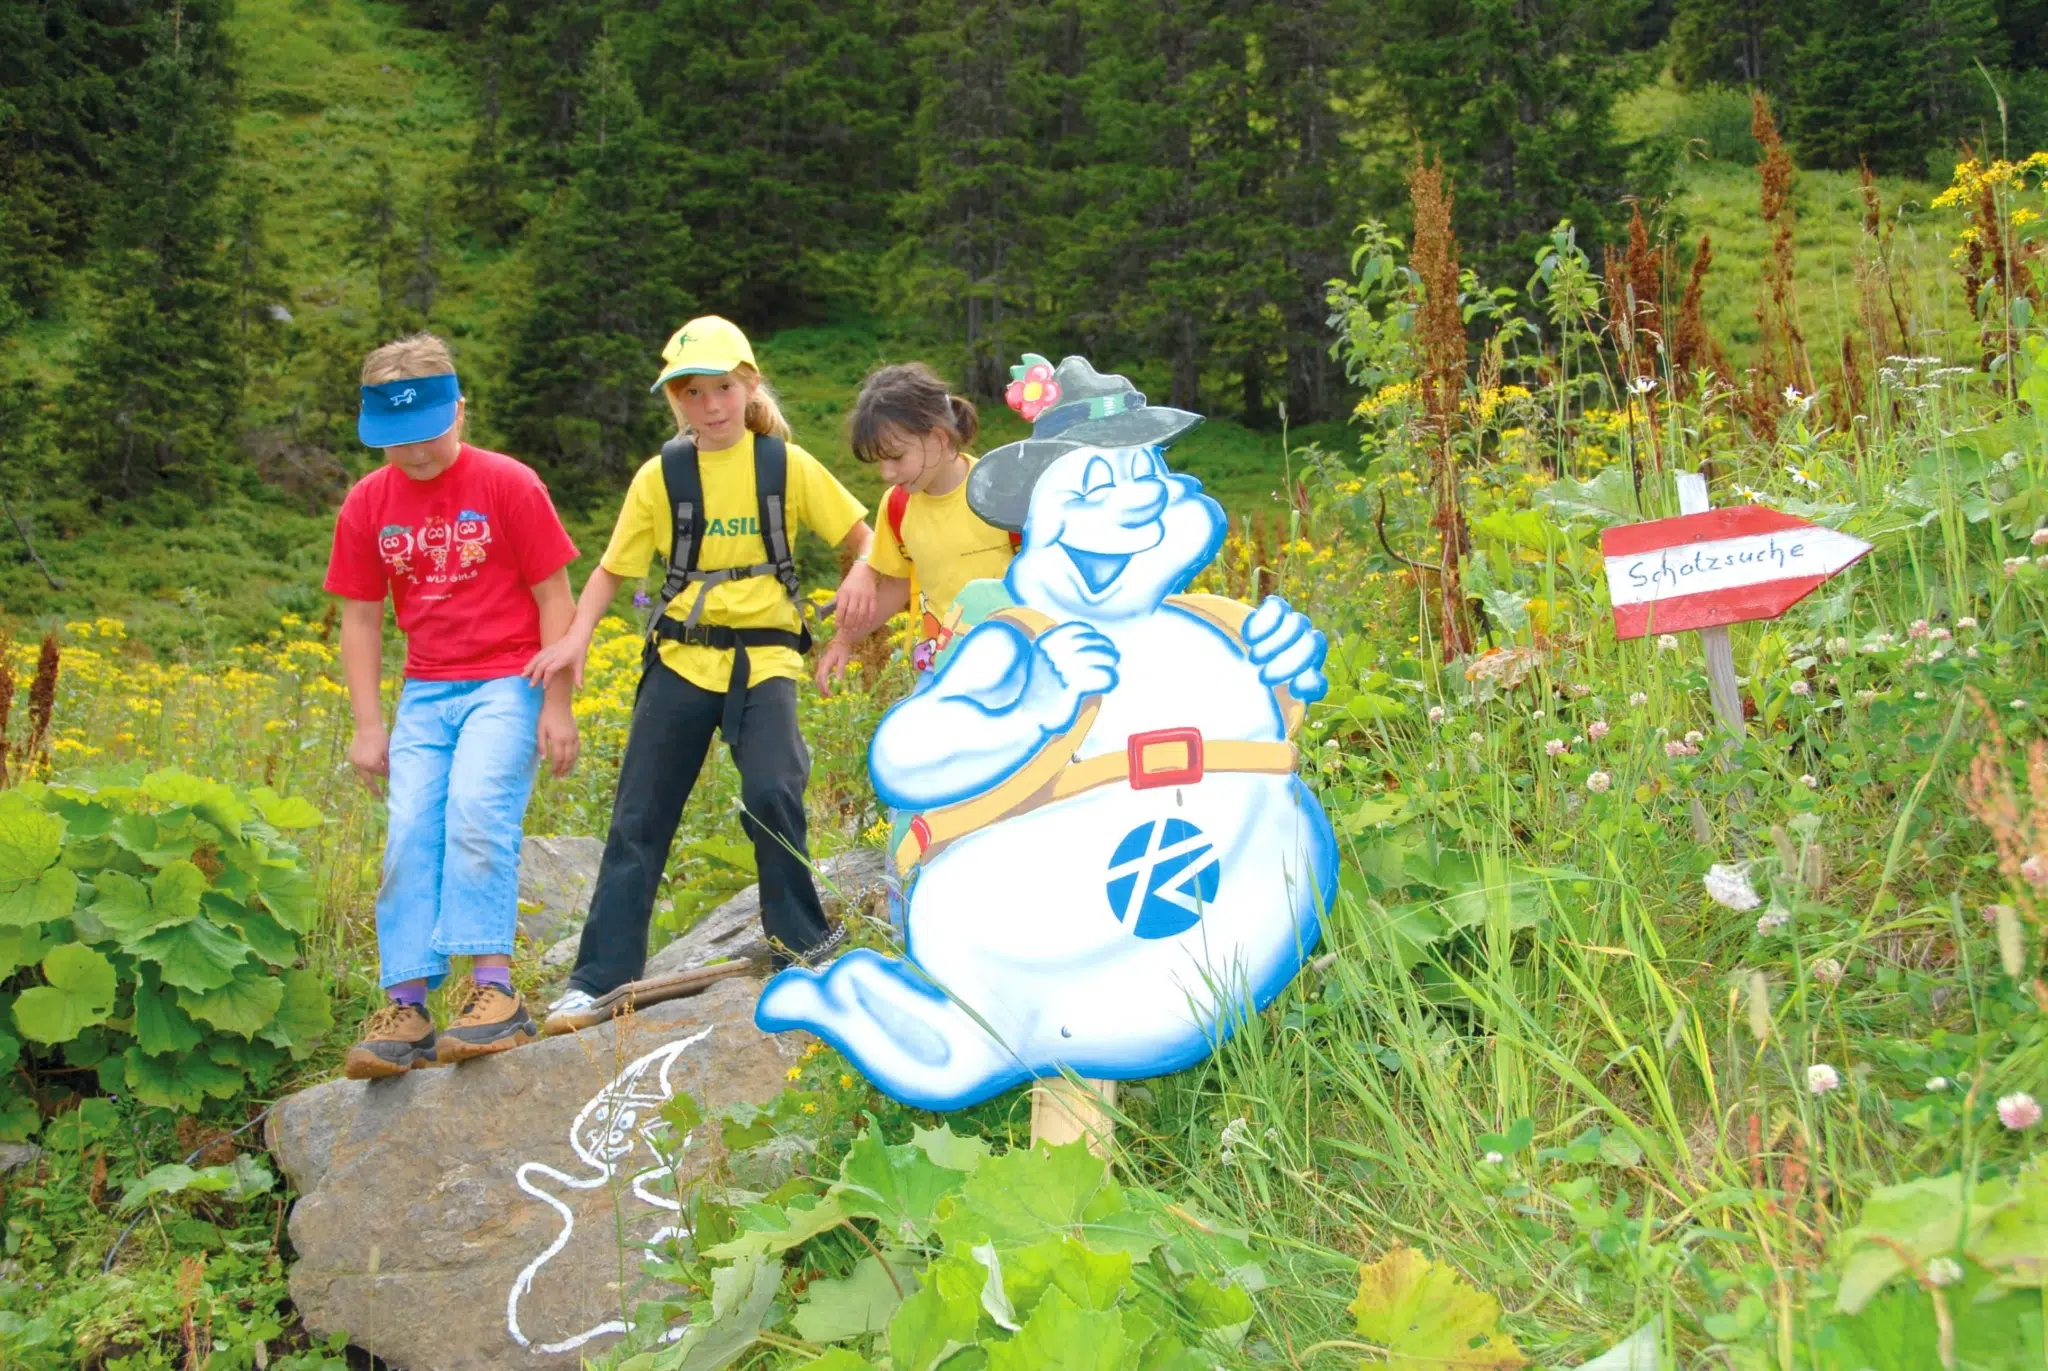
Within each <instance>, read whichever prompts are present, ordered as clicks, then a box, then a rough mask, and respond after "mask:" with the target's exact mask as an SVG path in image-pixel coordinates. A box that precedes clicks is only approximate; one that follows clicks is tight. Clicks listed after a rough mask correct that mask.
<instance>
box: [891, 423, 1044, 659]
mask: <svg viewBox="0 0 2048 1371" xmlns="http://www.w3.org/2000/svg"><path fill="white" fill-rule="evenodd" d="M967 460H968V463H969V468H968V469H969V470H970V471H971V470H972V469H973V467H972V463H973V461H974V459H973V458H972V457H970V458H968V459H967ZM882 508H883V511H884V513H883V515H882V517H880V518H878V519H877V520H876V521H875V525H876V527H875V540H874V541H873V542H872V543H870V544H868V565H869V566H871V567H873V568H874V569H875V570H876V571H878V572H880V573H881V574H882V575H884V576H906V577H907V576H909V575H910V573H911V569H912V568H913V567H915V568H916V571H917V599H918V603H917V604H915V605H913V606H911V610H912V613H913V615H914V620H915V621H914V622H913V624H912V630H913V634H914V636H916V637H918V638H924V637H928V636H930V635H929V634H927V633H926V632H924V631H922V630H921V629H919V628H918V624H921V623H924V622H926V616H930V622H932V623H944V622H945V618H946V611H947V610H948V609H950V608H952V606H953V597H954V596H956V595H958V594H959V593H960V587H962V586H964V585H966V584H967V583H968V582H969V581H980V580H992V581H993V580H1001V579H1002V578H1003V576H1004V575H1005V574H1006V573H1008V571H1009V569H1010V558H1011V557H1012V556H1013V555H1014V551H1013V549H1012V547H1011V545H1010V535H1009V534H1007V533H1005V532H1004V531H1003V530H1002V529H999V528H997V527H996V526H995V525H993V524H990V523H987V522H985V521H984V520H983V519H982V517H981V516H980V515H979V514H976V513H975V512H974V511H973V510H972V509H970V508H968V505H967V482H965V481H962V482H961V483H960V484H959V485H957V486H955V487H953V489H951V490H949V491H947V492H946V493H945V494H944V495H920V494H912V495H911V497H910V501H909V504H908V506H907V507H906V508H905V509H904V511H903V537H902V539H901V540H900V541H899V540H898V539H897V537H896V531H895V530H894V529H892V528H890V527H889V518H888V514H887V510H888V501H887V499H886V498H885V499H884V501H883V505H882Z"/></svg>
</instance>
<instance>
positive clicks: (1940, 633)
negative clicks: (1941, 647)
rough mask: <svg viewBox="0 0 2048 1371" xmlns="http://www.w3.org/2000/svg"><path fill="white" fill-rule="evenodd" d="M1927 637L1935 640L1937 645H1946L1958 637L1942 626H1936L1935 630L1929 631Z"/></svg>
mask: <svg viewBox="0 0 2048 1371" xmlns="http://www.w3.org/2000/svg"><path fill="white" fill-rule="evenodd" d="M1927 636H1928V637H1930V638H1932V639H1934V641H1935V642H1937V643H1945V642H1947V641H1948V640H1949V639H1951V638H1953V637H1955V636H1956V635H1955V634H1954V633H1951V632H1950V631H1949V630H1948V629H1946V628H1943V627H1942V626H1941V625H1940V624H1936V625H1935V626H1934V627H1933V628H1931V629H1929V630H1927Z"/></svg>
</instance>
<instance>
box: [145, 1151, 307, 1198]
mask: <svg viewBox="0 0 2048 1371" xmlns="http://www.w3.org/2000/svg"><path fill="white" fill-rule="evenodd" d="M276 1184H277V1177H276V1176H274V1175H272V1174H271V1171H270V1168H269V1167H267V1166H265V1165H264V1164H263V1162H262V1161H261V1160H260V1159H258V1158H256V1157H252V1156H249V1155H247V1154H246V1153H245V1154H243V1155H241V1156H238V1157H236V1158H235V1159H234V1161H232V1162H229V1163H226V1164H224V1165H221V1166H209V1167H205V1168H204V1169H202V1170H198V1171H195V1170H193V1169H192V1168H191V1167H189V1166H186V1165H185V1164H184V1163H182V1162H170V1163H168V1164H166V1165H163V1166H159V1167H156V1168H154V1169H153V1170H151V1171H150V1172H149V1174H148V1175H145V1176H137V1177H136V1178H135V1179H134V1180H131V1181H129V1182H128V1183H127V1185H125V1186H124V1187H122V1190H121V1205H120V1207H121V1208H123V1209H133V1208H135V1207H136V1206H138V1205H140V1204H141V1203H142V1202H143V1201H144V1200H147V1199H149V1198H151V1197H152V1196H155V1195H177V1194H182V1193H184V1192H185V1191H188V1190H197V1191H200V1192H202V1193H205V1194H209V1195H224V1196H226V1197H227V1198H228V1199H231V1200H247V1199H253V1198H254V1197H255V1196H257V1195H262V1194H266V1193H268V1192H269V1191H270V1190H271V1188H272V1187H274V1186H275V1185H276Z"/></svg>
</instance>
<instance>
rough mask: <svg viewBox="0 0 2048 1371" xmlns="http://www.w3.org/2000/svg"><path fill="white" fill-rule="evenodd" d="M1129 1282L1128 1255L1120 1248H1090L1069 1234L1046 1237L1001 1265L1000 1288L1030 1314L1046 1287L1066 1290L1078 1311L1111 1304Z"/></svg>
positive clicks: (1105, 1307)
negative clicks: (1108, 1249)
mask: <svg viewBox="0 0 2048 1371" xmlns="http://www.w3.org/2000/svg"><path fill="white" fill-rule="evenodd" d="M1130 1283H1131V1259H1130V1257H1129V1255H1128V1254H1126V1253H1123V1252H1095V1251H1091V1250H1090V1249H1089V1248H1088V1247H1087V1246H1086V1245H1085V1244H1083V1243H1079V1242H1076V1241H1075V1240H1074V1239H1072V1238H1069V1237H1055V1238H1047V1239H1046V1240H1045V1241H1044V1242H1039V1243H1033V1244H1032V1245H1031V1246H1029V1247H1026V1248H1024V1249H1023V1250H1021V1251H1018V1252H1012V1253H1011V1254H1010V1255H1009V1257H1008V1259H1007V1260H1005V1261H1004V1263H1003V1289H1004V1290H1005V1291H1007V1292H1008V1294H1009V1296H1010V1303H1011V1305H1012V1306H1013V1307H1014V1308H1016V1309H1018V1310H1021V1311H1025V1312H1029V1311H1030V1310H1031V1309H1032V1308H1034V1307H1035V1306H1036V1305H1037V1303H1038V1301H1039V1299H1040V1298H1041V1297H1042V1296H1043V1295H1044V1294H1045V1292H1046V1291H1047V1290H1048V1289H1052V1290H1060V1291H1063V1292H1065V1294H1066V1296H1067V1298H1068V1299H1071V1300H1072V1301H1073V1302H1074V1303H1075V1304H1076V1305H1079V1306H1080V1307H1081V1308H1083V1309H1110V1308H1114V1307H1115V1305H1116V1302H1117V1297H1118V1296H1119V1295H1121V1294H1122V1293H1123V1292H1124V1291H1125V1290H1126V1289H1127V1288H1128V1287H1129V1286H1130Z"/></svg>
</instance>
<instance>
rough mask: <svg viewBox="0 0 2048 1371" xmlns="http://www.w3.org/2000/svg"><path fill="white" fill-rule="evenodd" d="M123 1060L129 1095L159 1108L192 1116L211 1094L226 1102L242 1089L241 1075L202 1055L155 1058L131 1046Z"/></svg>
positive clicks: (186, 1054) (172, 1054)
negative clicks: (174, 1110)
mask: <svg viewBox="0 0 2048 1371" xmlns="http://www.w3.org/2000/svg"><path fill="white" fill-rule="evenodd" d="M122 1061H123V1062H124V1063H126V1069H125V1072H124V1076H125V1079H126V1080H127V1082H128V1091H129V1093H130V1094H132V1095H134V1096H135V1098H136V1099H138V1100H140V1101H142V1102H143V1103H144V1104H147V1105H153V1106H155V1107H156V1108H158V1109H176V1110H179V1111H181V1112H183V1113H186V1114H191V1113H195V1112H197V1111H198V1109H199V1107H200V1106H201V1105H203V1104H205V1103H206V1097H207V1096H208V1095H211V1096H213V1097H214V1098H215V1099H220V1100H225V1099H229V1098H232V1097H233V1096H234V1095H235V1094H236V1092H238V1091H239V1090H241V1088H242V1073H241V1072H239V1071H237V1070H235V1069H234V1068H233V1067H228V1066H222V1065H221V1064H220V1063H218V1062H216V1061H214V1060H213V1059H212V1058H211V1057H208V1056H206V1055H205V1054H203V1053H199V1052H177V1053H171V1054H169V1055H166V1056H162V1057H152V1056H150V1055H148V1054H147V1053H145V1052H144V1051H143V1050H142V1049H141V1048H139V1047H131V1048H129V1049H128V1051H127V1052H125V1053H124V1054H122Z"/></svg>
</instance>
